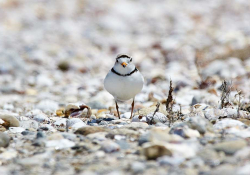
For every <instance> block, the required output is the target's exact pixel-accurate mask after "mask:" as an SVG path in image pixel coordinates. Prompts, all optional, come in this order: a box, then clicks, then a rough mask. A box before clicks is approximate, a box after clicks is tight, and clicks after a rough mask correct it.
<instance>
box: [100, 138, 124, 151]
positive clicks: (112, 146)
mask: <svg viewBox="0 0 250 175" xmlns="http://www.w3.org/2000/svg"><path fill="white" fill-rule="evenodd" d="M101 149H102V150H103V151H105V152H106V153H112V152H116V151H119V150H120V146H119V145H118V144H117V143H115V142H113V141H109V140H107V141H104V142H103V143H102V144H101Z"/></svg>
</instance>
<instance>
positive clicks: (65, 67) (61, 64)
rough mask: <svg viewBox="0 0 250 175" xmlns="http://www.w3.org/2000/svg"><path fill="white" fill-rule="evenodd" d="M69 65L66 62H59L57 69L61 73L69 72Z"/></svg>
mask: <svg viewBox="0 0 250 175" xmlns="http://www.w3.org/2000/svg"><path fill="white" fill-rule="evenodd" d="M69 68H70V65H69V62H68V61H61V62H59V63H58V69H60V70H61V71H67V70H69Z"/></svg>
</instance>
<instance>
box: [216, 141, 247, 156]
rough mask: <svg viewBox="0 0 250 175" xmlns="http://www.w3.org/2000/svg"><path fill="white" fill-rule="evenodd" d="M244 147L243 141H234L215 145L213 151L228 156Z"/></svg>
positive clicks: (244, 142) (245, 143) (245, 144)
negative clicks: (221, 152)
mask: <svg viewBox="0 0 250 175" xmlns="http://www.w3.org/2000/svg"><path fill="white" fill-rule="evenodd" d="M246 146H247V142H246V141H245V140H234V141H225V142H221V143H217V144H215V145H214V146H213V149H214V150H216V151H223V152H224V153H226V154H228V155H233V154H234V153H235V152H237V151H238V150H240V149H242V148H244V147H246Z"/></svg>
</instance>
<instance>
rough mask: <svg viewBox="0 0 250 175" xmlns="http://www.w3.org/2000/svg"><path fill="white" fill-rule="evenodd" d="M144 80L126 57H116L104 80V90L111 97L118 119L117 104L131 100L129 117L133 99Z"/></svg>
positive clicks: (139, 90)
mask: <svg viewBox="0 0 250 175" xmlns="http://www.w3.org/2000/svg"><path fill="white" fill-rule="evenodd" d="M143 83H144V78H143V76H142V74H141V73H140V72H139V70H138V69H137V68H136V67H135V65H134V64H133V63H132V58H131V57H129V56H127V55H118V56H117V57H116V61H115V65H114V66H113V68H112V69H111V70H110V71H109V73H108V74H107V76H106V78H105V80H104V88H105V89H106V90H107V91H108V92H109V93H110V94H111V95H113V97H114V99H115V104H116V110H117V113H118V117H119V118H120V113H119V107H118V104H117V102H124V101H127V100H129V99H132V98H133V102H132V104H131V107H132V108H131V116H130V118H132V114H133V110H134V98H135V96H136V94H138V93H139V92H141V90H142V88H143Z"/></svg>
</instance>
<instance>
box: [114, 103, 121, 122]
mask: <svg viewBox="0 0 250 175" xmlns="http://www.w3.org/2000/svg"><path fill="white" fill-rule="evenodd" d="M115 105H116V110H117V114H118V117H119V119H120V118H121V117H120V113H119V106H118V104H117V102H116V101H115Z"/></svg>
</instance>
